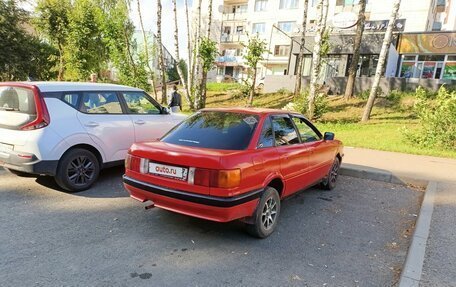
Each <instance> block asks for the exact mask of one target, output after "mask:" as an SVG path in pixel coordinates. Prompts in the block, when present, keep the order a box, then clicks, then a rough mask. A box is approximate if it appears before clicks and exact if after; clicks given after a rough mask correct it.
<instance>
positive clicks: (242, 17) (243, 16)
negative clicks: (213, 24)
mask: <svg viewBox="0 0 456 287" xmlns="http://www.w3.org/2000/svg"><path fill="white" fill-rule="evenodd" d="M222 20H223V21H246V20H247V13H223V15H222Z"/></svg>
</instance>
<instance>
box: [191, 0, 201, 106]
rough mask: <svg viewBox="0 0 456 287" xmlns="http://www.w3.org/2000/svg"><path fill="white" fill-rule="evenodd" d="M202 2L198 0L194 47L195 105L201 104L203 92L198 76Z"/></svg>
mask: <svg viewBox="0 0 456 287" xmlns="http://www.w3.org/2000/svg"><path fill="white" fill-rule="evenodd" d="M201 2H202V0H198V7H197V11H198V13H197V15H198V25H197V27H196V29H195V48H194V56H193V59H194V60H193V65H194V66H193V86H194V90H195V105H196V107H197V108H198V107H200V106H201V93H200V84H201V82H200V81H198V77H199V74H200V57H199V47H200V42H201Z"/></svg>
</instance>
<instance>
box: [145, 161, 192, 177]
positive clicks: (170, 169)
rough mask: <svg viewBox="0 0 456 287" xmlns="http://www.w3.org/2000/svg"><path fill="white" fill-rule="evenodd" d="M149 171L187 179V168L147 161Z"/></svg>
mask: <svg viewBox="0 0 456 287" xmlns="http://www.w3.org/2000/svg"><path fill="white" fill-rule="evenodd" d="M149 173H151V174H156V175H161V176H166V177H172V178H176V179H180V180H187V173H188V169H186V168H184V167H178V166H172V165H165V164H159V163H149Z"/></svg>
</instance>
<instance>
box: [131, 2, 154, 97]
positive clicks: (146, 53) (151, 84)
mask: <svg viewBox="0 0 456 287" xmlns="http://www.w3.org/2000/svg"><path fill="white" fill-rule="evenodd" d="M136 4H137V6H138V15H139V24H140V25H141V32H142V35H143V41H144V56H145V57H146V63H147V69H148V70H149V75H150V88H151V89H152V92H153V95H154V98H155V99H157V91H156V90H155V79H154V71H153V70H152V67H151V66H150V62H149V42H148V41H147V35H146V30H145V29H144V23H143V19H142V13H141V4H140V1H139V0H136Z"/></svg>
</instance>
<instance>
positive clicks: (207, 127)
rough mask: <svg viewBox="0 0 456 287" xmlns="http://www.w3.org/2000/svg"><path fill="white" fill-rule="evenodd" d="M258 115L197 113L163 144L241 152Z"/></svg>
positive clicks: (164, 139)
mask: <svg viewBox="0 0 456 287" xmlns="http://www.w3.org/2000/svg"><path fill="white" fill-rule="evenodd" d="M257 125H258V116H255V115H250V114H241V113H230V112H217V111H207V112H200V113H197V114H195V115H193V116H191V117H189V118H188V119H187V120H185V121H184V122H182V123H181V124H180V125H178V126H177V127H175V128H174V129H173V130H171V131H170V132H169V133H168V134H167V135H165V136H164V137H163V138H162V141H163V142H166V143H171V144H177V145H183V146H193V147H201V148H211V149H224V150H243V149H246V148H247V146H248V145H249V142H250V139H251V138H252V135H253V133H254V132H255V128H256V126H257Z"/></svg>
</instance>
